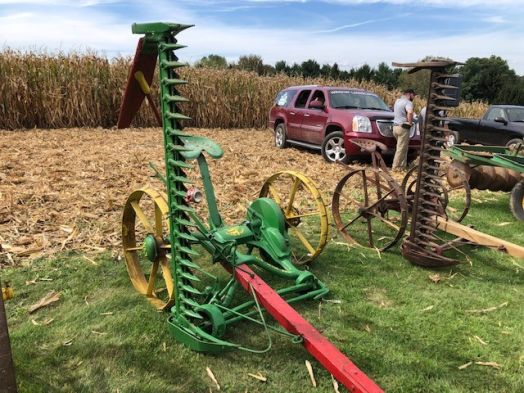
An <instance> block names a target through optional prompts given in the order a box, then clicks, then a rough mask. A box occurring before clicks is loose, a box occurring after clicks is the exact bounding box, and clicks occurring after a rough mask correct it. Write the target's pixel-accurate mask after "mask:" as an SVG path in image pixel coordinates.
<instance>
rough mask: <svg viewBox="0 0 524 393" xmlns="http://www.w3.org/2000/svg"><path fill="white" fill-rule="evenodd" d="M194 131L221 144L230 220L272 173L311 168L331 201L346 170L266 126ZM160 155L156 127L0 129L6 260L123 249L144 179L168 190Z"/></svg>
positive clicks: (224, 208) (214, 167)
mask: <svg viewBox="0 0 524 393" xmlns="http://www.w3.org/2000/svg"><path fill="white" fill-rule="evenodd" d="M187 131H188V133H192V134H197V135H203V136H206V137H209V138H212V139H213V140H215V141H216V142H218V143H219V144H220V145H221V146H222V148H223V149H224V156H223V157H222V158H221V159H220V160H212V159H209V160H208V161H209V165H210V170H211V175H212V179H213V182H214V186H215V192H216V196H217V199H218V205H219V208H220V212H221V214H222V216H223V218H224V219H225V222H226V223H228V224H233V223H236V222H239V221H241V220H242V219H244V217H245V214H246V208H247V205H248V204H249V202H250V201H252V200H253V199H255V198H256V197H257V196H258V194H259V191H260V188H261V187H262V184H263V183H264V181H265V180H266V179H267V178H268V177H269V176H270V175H271V174H273V173H274V172H277V171H281V170H295V171H300V172H302V173H304V174H306V175H307V176H309V177H310V178H311V179H312V180H313V181H314V182H315V183H316V184H317V185H318V187H319V189H320V191H321V193H322V195H323V196H324V200H325V202H326V204H329V203H330V201H331V196H332V193H333V190H334V188H335V185H336V183H337V182H338V180H339V179H340V178H341V177H342V175H343V174H345V173H346V172H347V168H345V167H343V166H341V165H333V164H328V163H326V162H324V160H323V159H322V156H321V155H320V154H319V153H316V152H310V151H306V150H300V149H296V148H290V149H284V150H279V149H277V148H275V147H274V145H273V134H272V132H271V131H269V130H263V131H260V130H252V129H239V130H238V129H237V130H208V129H187ZM163 161H164V156H163V142H162V132H161V130H160V129H159V128H147V129H128V130H108V129H62V130H51V131H50V130H32V131H17V132H7V131H2V132H0V265H6V264H7V265H16V264H18V263H20V262H21V261H22V260H23V259H25V258H31V259H33V258H38V257H41V256H48V255H52V254H55V253H57V252H60V251H63V250H77V251H80V252H82V253H85V254H86V255H90V254H96V253H99V252H104V251H112V252H114V253H115V254H118V253H120V252H121V242H120V236H121V235H120V231H121V215H122V208H123V206H124V204H125V201H126V199H127V196H128V195H129V194H130V193H131V191H133V190H135V189H137V188H141V187H144V186H150V187H153V188H156V189H160V190H163V189H164V185H163V184H162V182H161V181H160V180H158V179H157V178H155V177H153V171H152V170H151V168H150V167H149V165H148V163H149V162H153V163H154V164H155V165H156V166H157V167H158V168H159V170H160V171H161V172H163V171H164V162H163ZM196 174H197V172H196V171H193V173H192V174H191V176H193V177H194V176H196Z"/></svg>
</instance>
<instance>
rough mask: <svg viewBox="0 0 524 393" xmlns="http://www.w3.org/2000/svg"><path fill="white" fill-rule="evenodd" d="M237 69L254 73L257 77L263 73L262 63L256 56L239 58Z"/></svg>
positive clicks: (260, 58)
mask: <svg viewBox="0 0 524 393" xmlns="http://www.w3.org/2000/svg"><path fill="white" fill-rule="evenodd" d="M237 67H238V68H239V69H241V70H245V71H253V72H256V73H257V74H258V75H262V74H263V73H264V62H263V61H262V57H260V56H258V55H247V56H240V58H239V59H238V64H237Z"/></svg>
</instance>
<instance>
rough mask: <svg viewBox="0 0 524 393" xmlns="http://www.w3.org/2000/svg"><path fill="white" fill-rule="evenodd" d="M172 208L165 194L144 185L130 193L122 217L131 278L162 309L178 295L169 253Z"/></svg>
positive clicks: (124, 242)
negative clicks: (169, 206) (169, 222)
mask: <svg viewBox="0 0 524 393" xmlns="http://www.w3.org/2000/svg"><path fill="white" fill-rule="evenodd" d="M168 211H169V209H168V205H167V202H166V197H165V196H164V194H161V193H160V192H158V191H156V190H153V189H150V188H143V189H140V190H136V191H134V192H133V193H132V194H131V195H130V196H129V198H128V199H127V202H126V204H125V207H124V214H123V217H122V244H123V246H124V255H125V260H126V266H127V272H128V273H129V278H130V279H131V282H132V284H133V286H134V287H135V289H136V290H137V291H138V292H139V293H140V294H142V295H144V296H146V297H147V299H148V300H149V301H150V302H151V303H152V304H153V305H154V306H155V307H156V308H158V309H162V310H163V309H167V308H169V307H171V306H172V305H173V303H174V295H175V294H174V285H173V278H172V276H171V269H170V266H169V260H168V257H167V254H169V251H170V245H169V224H168V221H167V214H168Z"/></svg>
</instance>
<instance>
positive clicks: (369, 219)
mask: <svg viewBox="0 0 524 393" xmlns="http://www.w3.org/2000/svg"><path fill="white" fill-rule="evenodd" d="M367 223H368V238H369V245H370V246H371V247H375V245H374V244H373V228H372V227H371V217H368V218H367Z"/></svg>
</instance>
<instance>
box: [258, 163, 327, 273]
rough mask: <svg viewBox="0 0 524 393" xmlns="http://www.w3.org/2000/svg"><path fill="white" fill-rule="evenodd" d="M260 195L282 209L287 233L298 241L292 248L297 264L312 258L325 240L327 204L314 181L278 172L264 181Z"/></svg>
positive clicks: (324, 243) (293, 173) (309, 260)
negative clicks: (270, 199)
mask: <svg viewBox="0 0 524 393" xmlns="http://www.w3.org/2000/svg"><path fill="white" fill-rule="evenodd" d="M260 197H269V198H272V199H273V200H274V201H275V202H276V203H277V204H278V205H279V206H280V208H281V209H282V213H284V217H285V219H286V224H287V227H288V228H289V231H288V232H289V234H290V235H291V237H294V238H295V239H296V240H298V242H296V241H295V242H293V243H294V244H295V245H296V244H298V245H299V246H294V247H293V248H292V254H293V260H294V263H295V264H297V265H303V264H305V263H309V262H311V261H313V260H314V259H315V258H316V257H318V256H319V255H320V253H321V252H322V250H323V249H324V247H325V246H326V243H327V238H328V232H329V225H328V213H327V209H326V205H325V204H324V201H323V200H322V196H321V195H320V192H319V190H318V188H317V187H316V186H315V184H314V183H313V181H312V180H311V179H309V178H308V177H307V176H305V175H303V174H302V173H299V172H294V171H282V172H277V173H275V174H274V175H272V176H271V177H270V178H269V179H267V180H266V182H265V183H264V185H263V186H262V190H261V191H260Z"/></svg>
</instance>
